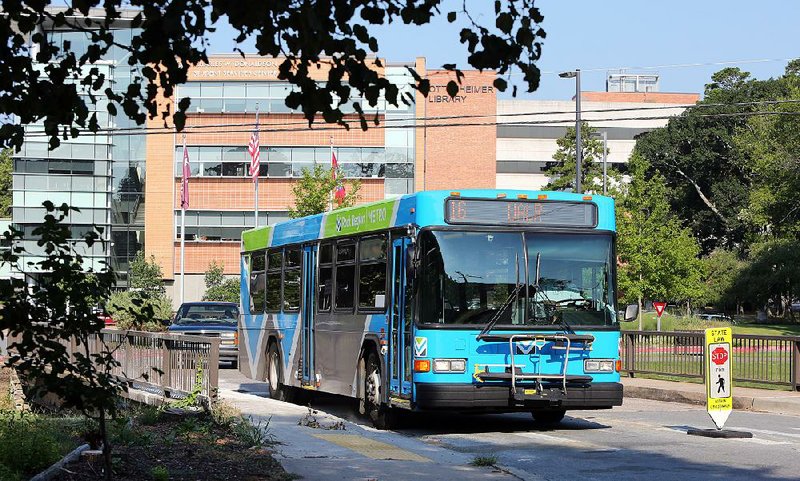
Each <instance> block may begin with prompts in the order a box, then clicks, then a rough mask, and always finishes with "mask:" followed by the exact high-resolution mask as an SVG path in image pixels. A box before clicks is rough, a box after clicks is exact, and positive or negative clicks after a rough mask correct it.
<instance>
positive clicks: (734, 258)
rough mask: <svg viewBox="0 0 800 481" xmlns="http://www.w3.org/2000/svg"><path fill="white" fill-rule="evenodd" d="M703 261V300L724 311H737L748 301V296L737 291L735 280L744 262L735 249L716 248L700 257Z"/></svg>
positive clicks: (739, 275)
mask: <svg viewBox="0 0 800 481" xmlns="http://www.w3.org/2000/svg"><path fill="white" fill-rule="evenodd" d="M702 263H703V282H704V284H705V287H704V289H703V294H704V295H703V297H702V299H701V301H703V302H704V303H705V304H706V305H713V306H714V307H716V308H717V309H720V310H722V311H724V312H735V313H739V312H740V311H741V309H742V307H743V305H744V304H745V302H749V301H750V300H751V299H749V296H747V295H746V294H745V295H742V293H741V292H739V291H737V290H736V289H735V288H736V287H737V281H738V279H739V277H741V275H742V271H743V269H744V268H745V266H746V262H745V261H743V260H742V259H740V258H739V254H738V253H737V252H735V251H731V250H725V249H717V250H715V251H714V252H712V253H711V254H709V255H708V256H706V257H704V258H703V259H702Z"/></svg>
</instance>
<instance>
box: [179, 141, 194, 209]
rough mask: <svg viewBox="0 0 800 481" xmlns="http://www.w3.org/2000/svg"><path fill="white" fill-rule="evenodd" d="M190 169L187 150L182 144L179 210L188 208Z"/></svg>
mask: <svg viewBox="0 0 800 481" xmlns="http://www.w3.org/2000/svg"><path fill="white" fill-rule="evenodd" d="M191 175H192V171H191V169H190V168H189V151H188V150H187V149H186V144H183V172H182V175H181V210H186V209H188V208H189V177H190V176H191Z"/></svg>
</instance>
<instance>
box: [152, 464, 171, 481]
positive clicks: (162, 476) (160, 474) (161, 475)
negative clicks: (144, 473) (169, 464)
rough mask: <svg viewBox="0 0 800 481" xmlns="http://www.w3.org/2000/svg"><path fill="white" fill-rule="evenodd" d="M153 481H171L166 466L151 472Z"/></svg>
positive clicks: (155, 468) (158, 467) (157, 467)
mask: <svg viewBox="0 0 800 481" xmlns="http://www.w3.org/2000/svg"><path fill="white" fill-rule="evenodd" d="M150 475H151V476H152V477H153V481H169V470H168V469H167V468H166V466H156V467H154V468H153V469H151V470H150Z"/></svg>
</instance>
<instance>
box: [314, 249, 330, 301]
mask: <svg viewBox="0 0 800 481" xmlns="http://www.w3.org/2000/svg"><path fill="white" fill-rule="evenodd" d="M331 294H333V246H332V245H331V244H321V245H320V246H319V276H318V277H317V311H319V312H328V311H330V310H331Z"/></svg>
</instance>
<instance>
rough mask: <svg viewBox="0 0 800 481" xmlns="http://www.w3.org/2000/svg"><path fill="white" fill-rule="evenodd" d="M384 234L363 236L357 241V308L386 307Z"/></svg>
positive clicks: (376, 308) (378, 308)
mask: <svg viewBox="0 0 800 481" xmlns="http://www.w3.org/2000/svg"><path fill="white" fill-rule="evenodd" d="M386 247H387V245H386V235H385V234H384V235H381V236H377V237H365V238H363V239H361V242H359V243H358V268H359V270H358V273H359V274H358V308H359V310H383V309H385V307H386V258H387V253H386Z"/></svg>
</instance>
